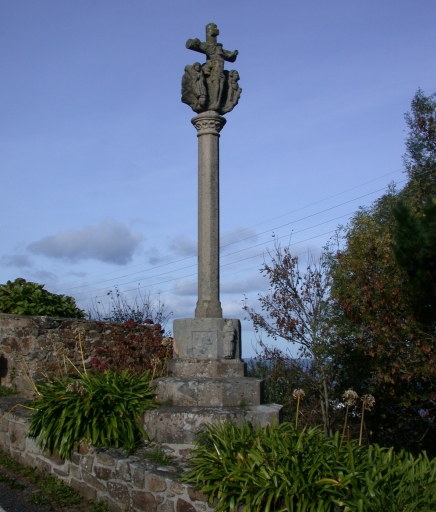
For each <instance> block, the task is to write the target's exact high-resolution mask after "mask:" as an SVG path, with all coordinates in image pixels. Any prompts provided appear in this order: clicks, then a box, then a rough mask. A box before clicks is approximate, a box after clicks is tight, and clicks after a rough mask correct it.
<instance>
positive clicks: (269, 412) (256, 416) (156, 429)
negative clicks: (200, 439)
mask: <svg viewBox="0 0 436 512" xmlns="http://www.w3.org/2000/svg"><path fill="white" fill-rule="evenodd" d="M281 411H282V406H281V405H278V404H261V405H257V406H253V407H178V406H164V407H160V408H159V409H153V410H151V411H147V412H146V413H145V415H144V422H143V426H144V429H145V431H146V432H147V434H148V435H149V437H150V439H151V440H152V441H154V442H158V443H171V444H191V443H193V442H195V441H196V439H197V435H198V433H199V431H200V430H201V429H202V427H203V425H205V424H216V423H218V422H219V421H231V422H233V423H235V424H237V425H240V424H242V423H243V422H244V421H250V422H251V423H253V425H254V426H257V425H262V426H263V425H267V424H269V425H271V424H272V423H277V424H278V423H280V421H281Z"/></svg>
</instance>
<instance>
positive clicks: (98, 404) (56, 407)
mask: <svg viewBox="0 0 436 512" xmlns="http://www.w3.org/2000/svg"><path fill="white" fill-rule="evenodd" d="M79 375H80V377H79V378H77V379H74V378H72V377H69V376H64V377H57V378H54V379H53V380H52V381H48V382H45V383H43V384H39V385H38V391H39V393H40V395H39V397H38V399H37V400H36V401H35V402H34V409H35V411H36V412H35V414H34V415H33V417H32V420H31V424H30V429H29V436H30V437H34V438H36V440H37V443H38V444H39V445H41V446H43V447H44V448H47V449H48V450H50V451H56V452H57V453H58V454H59V455H60V456H61V457H65V458H67V459H70V457H71V452H72V450H73V449H74V447H75V446H76V445H78V444H79V443H81V442H83V443H92V444H93V445H94V446H102V447H103V446H104V447H110V446H116V447H119V448H123V449H125V450H126V451H127V452H128V453H131V452H133V451H134V450H135V448H136V447H137V446H138V444H139V443H140V441H141V439H142V437H147V434H146V432H145V431H144V429H143V428H142V426H141V425H140V416H141V414H142V413H143V412H144V411H145V410H146V409H150V408H153V407H157V405H156V404H155V403H154V402H153V399H154V393H153V391H152V389H151V378H150V372H145V373H143V374H142V375H138V374H133V373H131V372H129V371H127V370H124V371H122V372H116V371H113V370H107V371H106V372H93V373H82V374H79Z"/></svg>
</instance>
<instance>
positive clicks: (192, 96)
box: [182, 62, 207, 113]
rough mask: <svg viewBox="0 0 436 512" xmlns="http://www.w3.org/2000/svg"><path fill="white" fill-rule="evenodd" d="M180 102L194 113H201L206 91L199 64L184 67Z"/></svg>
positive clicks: (205, 100)
mask: <svg viewBox="0 0 436 512" xmlns="http://www.w3.org/2000/svg"><path fill="white" fill-rule="evenodd" d="M182 101H183V103H187V104H188V105H189V106H190V107H191V108H192V110H193V111H194V112H198V113H199V112H203V111H204V109H205V106H206V103H207V89H206V81H205V78H204V74H203V70H202V68H201V65H200V63H199V62H195V63H194V64H193V65H192V66H185V74H184V75H183V78H182Z"/></svg>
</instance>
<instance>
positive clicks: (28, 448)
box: [0, 396, 213, 512]
mask: <svg viewBox="0 0 436 512" xmlns="http://www.w3.org/2000/svg"><path fill="white" fill-rule="evenodd" d="M25 401H26V397H25V396H10V397H5V398H0V418H2V417H3V416H4V415H5V414H6V417H4V418H3V419H2V420H1V421H0V448H1V449H2V450H3V451H5V452H6V453H7V454H9V455H11V456H12V457H14V458H15V459H16V460H17V461H18V462H20V463H22V464H25V465H27V466H30V467H33V468H35V469H38V470H40V471H43V472H45V473H49V474H53V475H55V476H57V477H58V478H60V479H61V480H63V481H64V482H65V483H66V484H67V485H69V486H71V487H73V488H74V489H76V490H77V491H78V492H79V493H80V494H81V495H82V496H84V497H85V498H87V499H89V500H98V501H106V502H107V503H108V505H109V507H110V509H111V510H113V511H114V512H125V511H127V510H129V511H132V512H133V511H134V512H200V511H201V512H204V511H206V512H211V511H212V510H213V508H212V507H210V506H209V504H208V503H207V500H206V497H205V496H204V495H203V494H202V493H201V492H199V491H196V490H194V489H193V488H192V487H189V486H187V485H185V484H182V483H181V482H180V474H181V472H182V471H183V469H184V467H185V466H186V455H187V452H186V451H184V450H186V447H180V448H179V447H177V446H173V447H171V448H170V447H168V452H169V453H171V455H173V456H174V466H161V465H159V464H156V463H154V462H151V461H150V460H148V459H147V458H146V451H144V452H143V453H141V452H139V453H138V456H134V457H133V456H132V457H126V455H125V454H124V453H123V452H122V451H121V450H116V449H104V448H98V449H97V448H93V447H88V446H85V445H81V446H80V448H79V450H78V451H77V452H74V453H73V454H72V457H71V461H68V460H65V459H61V458H59V457H57V456H56V455H54V454H50V453H47V452H46V451H43V450H41V449H40V448H39V447H38V446H36V444H35V442H34V440H33V439H30V438H28V437H27V432H28V428H29V419H30V416H31V414H32V413H31V411H29V410H27V409H24V408H21V407H15V408H14V409H13V410H12V412H10V413H9V414H8V411H10V410H11V409H12V408H13V407H14V406H16V405H17V404H20V403H21V404H23V403H24V402H25ZM163 448H165V447H163ZM187 451H188V452H189V447H188V450H187Z"/></svg>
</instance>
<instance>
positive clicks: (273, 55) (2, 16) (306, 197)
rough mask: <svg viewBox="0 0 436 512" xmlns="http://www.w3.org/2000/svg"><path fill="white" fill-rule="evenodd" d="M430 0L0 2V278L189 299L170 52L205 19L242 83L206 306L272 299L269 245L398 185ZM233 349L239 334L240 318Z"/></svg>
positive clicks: (299, 248) (184, 55) (430, 82)
mask: <svg viewBox="0 0 436 512" xmlns="http://www.w3.org/2000/svg"><path fill="white" fill-rule="evenodd" d="M435 15H436V4H435V2H434V1H433V0H417V1H416V0H415V1H402V0H396V1H393V0H384V1H383V2H380V1H379V0H378V1H375V0H367V1H365V2H357V1H351V2H350V1H348V2H346V1H345V0H343V1H342V0H330V1H328V2H326V1H325V0H324V1H321V0H313V1H310V2H297V1H289V0H288V1H282V0H272V1H270V2H265V1H262V2H261V1H258V0H250V1H247V0H238V1H233V2H230V1H227V0H222V1H220V2H200V1H194V0H186V1H184V2H180V1H175V0H174V1H164V0H162V1H161V2H159V3H158V2H149V1H146V0H142V1H139V0H127V1H123V2H122V1H121V0H118V1H114V0H93V1H92V2H90V1H88V0H87V1H82V0H72V1H68V2H67V1H60V0H56V1H55V0H38V2H35V1H30V0H20V1H15V2H13V1H10V0H0V47H1V58H0V76H1V77H2V79H1V81H0V98H1V101H0V178H1V187H0V208H1V219H2V222H1V235H2V236H1V237H0V283H4V282H6V280H8V279H11V280H13V279H15V278H16V277H24V278H25V279H28V280H32V281H37V282H40V283H45V285H46V288H47V289H48V290H50V291H54V292H59V293H65V294H68V295H72V296H74V297H76V299H77V301H78V303H79V305H80V306H82V307H84V308H85V309H86V308H87V307H88V304H89V303H90V301H91V299H92V298H95V297H97V300H100V301H103V302H104V303H107V302H108V299H107V295H106V294H107V291H108V290H110V289H113V287H114V286H115V285H118V286H119V287H120V289H121V290H125V291H126V294H127V295H128V296H129V297H133V296H134V295H135V294H136V291H135V290H136V289H137V288H138V286H139V287H140V289H141V290H142V291H143V292H148V291H150V293H151V294H152V297H154V298H157V297H158V296H159V294H160V298H161V300H163V301H164V302H165V303H166V304H167V305H168V307H169V309H171V310H172V311H173V312H174V318H178V317H179V318H180V317H191V316H193V314H194V308H195V302H196V285H195V283H196V266H195V265H196V236H197V235H196V225H197V218H196V216H197V137H196V132H195V129H194V128H193V127H192V125H191V123H190V119H191V118H192V117H193V115H194V113H193V112H192V111H191V110H190V108H189V107H188V106H187V105H185V104H183V103H181V101H180V83H181V77H182V74H183V70H184V67H185V65H186V64H192V63H193V62H195V61H196V60H198V54H195V53H193V52H191V51H189V50H187V49H186V48H185V42H186V40H187V39H189V38H195V37H198V38H200V39H202V40H204V37H205V25H206V24H207V23H209V22H214V23H217V25H218V27H219V29H220V36H219V41H220V42H222V43H223V44H224V48H226V49H229V50H234V49H238V50H239V56H238V59H237V61H236V62H235V63H234V64H232V65H231V66H232V68H235V69H237V70H238V71H239V74H240V76H241V79H240V82H239V83H240V86H241V87H242V89H243V92H242V95H241V99H240V102H239V105H238V106H237V107H236V108H235V109H234V110H233V111H232V112H231V113H230V114H228V115H227V116H226V117H227V124H226V126H225V128H224V129H223V131H222V133H221V140H220V144H221V146H220V151H221V175H220V179H221V191H220V194H221V196H220V197H221V234H222V235H223V239H222V246H223V247H222V258H221V263H222V265H223V267H222V271H221V272H222V284H221V300H222V304H223V309H224V314H225V316H227V317H232V318H236V317H238V318H243V312H242V310H241V306H242V300H243V297H244V295H246V296H247V297H248V299H249V304H250V305H253V306H255V305H256V297H257V294H258V293H265V292H266V291H267V290H268V283H267V282H266V280H265V279H264V278H262V277H261V276H260V274H259V271H258V269H259V267H260V266H261V264H262V261H263V258H264V256H263V255H264V254H265V253H266V252H267V250H268V248H271V247H272V234H273V233H274V234H275V236H276V238H278V237H282V238H281V241H282V243H288V242H289V239H290V236H291V234H292V240H291V242H292V244H293V245H294V247H293V252H294V253H295V254H302V255H304V254H306V252H307V250H308V249H310V250H314V251H316V250H318V249H319V248H320V247H322V246H323V245H324V244H325V242H326V241H327V240H328V238H329V236H331V233H332V231H333V230H334V229H335V227H336V226H337V225H338V224H344V223H346V222H347V218H348V217H349V216H350V214H352V212H354V211H355V210H356V209H357V208H358V206H359V205H368V204H370V203H371V201H373V200H374V199H375V198H376V197H378V196H379V195H380V194H381V193H382V192H383V190H384V189H385V187H386V186H387V184H388V183H390V182H391V181H396V182H397V183H399V186H401V183H402V180H404V178H405V176H404V173H403V169H402V160H401V157H402V154H403V153H404V139H405V136H406V125H405V122H404V118H403V116H404V113H405V112H406V111H408V110H409V106H410V101H411V99H412V97H413V95H414V93H415V91H416V89H417V88H418V87H421V88H422V89H423V90H424V91H425V92H426V93H427V94H430V93H432V92H434V91H435V90H436V72H435V70H436V53H435V51H434V48H436V30H435V29H434V19H435ZM243 326H244V334H243V352H244V355H245V356H250V355H252V353H253V350H252V346H251V345H252V342H253V340H254V336H253V333H252V330H251V328H250V325H249V324H248V323H247V322H244V323H243Z"/></svg>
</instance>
